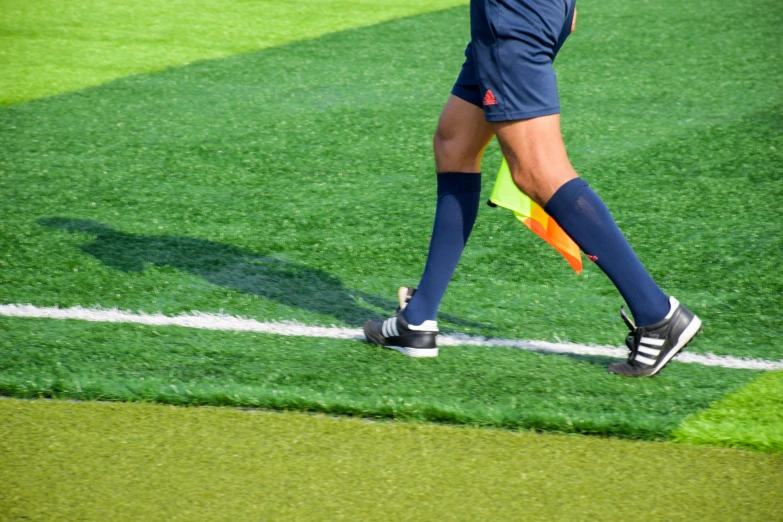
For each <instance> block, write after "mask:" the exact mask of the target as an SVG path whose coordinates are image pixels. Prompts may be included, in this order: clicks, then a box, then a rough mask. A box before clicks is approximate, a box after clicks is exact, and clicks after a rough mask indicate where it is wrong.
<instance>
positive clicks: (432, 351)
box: [381, 345, 438, 357]
mask: <svg viewBox="0 0 783 522" xmlns="http://www.w3.org/2000/svg"><path fill="white" fill-rule="evenodd" d="M381 346H383V347H384V348H388V349H390V350H397V351H398V352H400V353H401V354H403V355H407V356H408V357H437V356H438V349H437V348H408V347H406V346H385V345H381Z"/></svg>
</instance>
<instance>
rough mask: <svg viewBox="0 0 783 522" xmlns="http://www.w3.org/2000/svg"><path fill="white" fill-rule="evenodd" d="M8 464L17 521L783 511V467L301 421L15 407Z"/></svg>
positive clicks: (440, 430)
mask: <svg viewBox="0 0 783 522" xmlns="http://www.w3.org/2000/svg"><path fill="white" fill-rule="evenodd" d="M0 455H2V459H0V481H2V483H3V492H2V493H0V510H1V511H2V512H3V513H4V514H5V515H6V516H9V517H11V518H13V519H17V518H19V519H22V518H24V519H32V520H50V519H51V520H54V519H57V520H62V519H66V520H77V519H78V520H106V519H111V520H124V519H132V520H148V519H155V520H160V519H167V520H210V521H214V520H257V519H264V520H308V521H309V520H339V519H350V520H403V519H404V520H410V519H415V520H434V519H448V520H564V519H568V520H618V521H626V520H639V521H645V520H686V521H691V520H711V521H722V520H737V519H741V520H748V521H752V520H759V521H768V520H775V519H777V517H778V515H779V514H780V511H781V509H783V504H782V502H783V500H782V499H781V496H780V494H779V493H780V491H781V490H782V489H783V475H781V473H780V469H781V466H783V457H781V456H780V455H764V454H753V453H747V452H742V451H737V450H728V449H720V448H697V447H689V446H682V445H674V444H669V443H649V442H630V441H621V440H616V439H596V438H590V437H579V436H557V435H536V434H530V433H509V432H503V431H496V430H476V429H459V428H450V427H444V426H432V425H411V424H403V423H392V424H383V423H367V422H361V421H357V420H349V419H333V418H328V417H323V416H307V415H301V414H291V413H287V414H273V413H263V412H258V413H243V412H237V411H231V410H225V409H223V410H218V409H204V408H171V407H165V406H155V405H149V404H124V405H118V404H95V403H93V404H88V403H81V404H74V403H67V402H56V401H55V402H44V401H15V400H0ZM632 484H635V485H636V486H629V485H632ZM651 484H660V485H662V486H661V487H664V488H665V490H666V494H665V501H662V498H661V487H647V485H651Z"/></svg>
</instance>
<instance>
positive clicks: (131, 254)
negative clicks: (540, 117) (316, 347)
mask: <svg viewBox="0 0 783 522" xmlns="http://www.w3.org/2000/svg"><path fill="white" fill-rule="evenodd" d="M37 223H38V224H39V225H42V226H45V227H48V228H56V229H62V230H67V231H69V232H83V233H86V234H90V235H93V236H95V239H94V240H93V241H92V242H90V243H86V244H84V245H82V246H81V250H82V251H83V252H84V253H86V254H89V255H91V256H93V257H95V258H96V259H98V260H99V261H101V262H102V263H104V264H105V265H107V266H110V267H112V268H115V269H117V270H122V271H123V272H142V271H143V270H144V268H145V266H147V265H155V266H168V267H171V268H176V269H177V270H182V271H184V272H188V273H191V274H193V275H196V276H198V277H201V278H202V279H204V280H205V281H208V282H210V283H212V284H214V285H217V286H222V287H225V288H232V289H235V290H239V291H241V292H246V293H249V294H253V295H257V296H259V297H262V298H264V299H267V300H270V301H276V302H278V303H280V304H283V305H286V306H291V307H295V308H300V309H303V310H309V311H311V312H316V313H320V314H325V315H330V316H333V317H335V318H337V319H339V320H341V321H344V322H345V323H347V324H349V325H351V326H360V325H362V324H363V323H364V321H366V320H367V319H381V318H383V317H387V316H388V315H389V314H390V313H391V312H392V311H393V310H394V309H395V308H396V307H397V302H396V301H394V300H391V299H386V298H383V297H379V296H376V295H370V294H366V293H364V292H361V291H357V290H349V289H346V288H345V287H344V286H343V283H342V281H340V280H339V279H338V278H336V277H335V276H333V275H331V274H329V273H327V272H324V271H323V270H318V269H314V268H309V267H307V266H303V265H299V264H296V263H290V262H287V261H281V260H279V259H275V258H273V257H268V256H264V255H260V254H257V253H255V252H250V251H248V250H244V249H242V248H239V247H235V246H232V245H226V244H223V243H216V242H214V241H208V240H205V239H196V238H190V237H182V236H142V235H136V234H128V233H126V232H122V231H119V230H115V229H114V228H112V227H110V226H108V225H105V224H103V223H98V222H96V221H92V220H87V219H70V218H61V217H53V218H43V219H39V220H38V221H37ZM362 301H363V302H365V303H368V304H369V305H370V307H368V306H362V305H361V302H362ZM371 307H376V309H373V308H371ZM377 308H380V309H382V310H383V313H380V312H378V310H377ZM443 318H444V319H445V320H447V321H449V322H451V323H453V324H463V325H471V326H477V325H476V324H474V323H470V322H467V321H462V320H460V319H458V318H455V317H452V316H443Z"/></svg>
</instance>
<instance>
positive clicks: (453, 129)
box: [433, 94, 494, 172]
mask: <svg viewBox="0 0 783 522" xmlns="http://www.w3.org/2000/svg"><path fill="white" fill-rule="evenodd" d="M493 136H494V131H493V130H492V127H491V126H490V124H489V123H487V121H486V120H485V119H484V111H483V110H482V109H481V108H479V107H476V106H475V105H473V104H472V103H468V102H466V101H465V100H463V99H462V98H458V97H457V96H454V95H453V94H452V95H450V96H449V99H448V101H447V102H446V106H445V107H443V111H442V112H441V114H440V119H439V120H438V129H437V130H436V131H435V137H434V138H433V148H434V150H435V164H436V167H437V170H438V172H480V171H481V157H482V156H483V155H484V149H485V148H486V147H487V145H488V144H489V142H490V140H492V137H493Z"/></svg>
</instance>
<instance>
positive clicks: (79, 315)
mask: <svg viewBox="0 0 783 522" xmlns="http://www.w3.org/2000/svg"><path fill="white" fill-rule="evenodd" d="M0 316H6V317H36V318H46V319H76V320H81V321H93V322H101V323H135V324H145V325H150V326H182V327H185V328H201V329H205V330H228V331H234V332H257V333H265V334H275V335H290V336H297V337H324V338H328V339H354V340H363V339H364V334H363V333H362V331H361V330H360V329H358V328H339V327H336V326H332V327H325V326H307V325H303V324H299V323H296V322H279V323H277V322H272V323H270V322H260V321H256V320H255V319H248V318H244V317H234V316H231V315H225V314H210V313H204V312H198V311H194V312H191V313H189V314H182V315H178V316H176V317H170V316H167V315H163V314H159V313H158V314H146V313H144V312H139V313H132V312H123V311H121V310H118V309H116V308H114V309H100V308H98V309H90V308H82V307H81V306H75V307H73V308H56V307H42V308H39V307H37V306H33V305H17V304H9V305H0ZM438 345H440V346H490V347H508V348H518V349H520V350H530V351H536V352H552V353H562V354H576V355H591V356H601V357H615V358H620V359H624V358H625V357H627V355H628V350H627V349H626V348H615V347H613V346H586V345H583V344H576V343H562V342H561V343H550V342H546V341H525V340H517V339H487V338H485V337H481V336H471V335H459V334H458V335H441V336H440V337H438ZM677 361H679V362H684V363H692V364H702V365H704V366H721V367H723V368H744V369H749V370H783V361H767V360H763V359H742V358H739V357H731V356H726V355H713V354H711V353H707V354H705V355H701V354H695V353H690V352H683V353H681V354H680V355H679V356H678V357H677Z"/></svg>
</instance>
